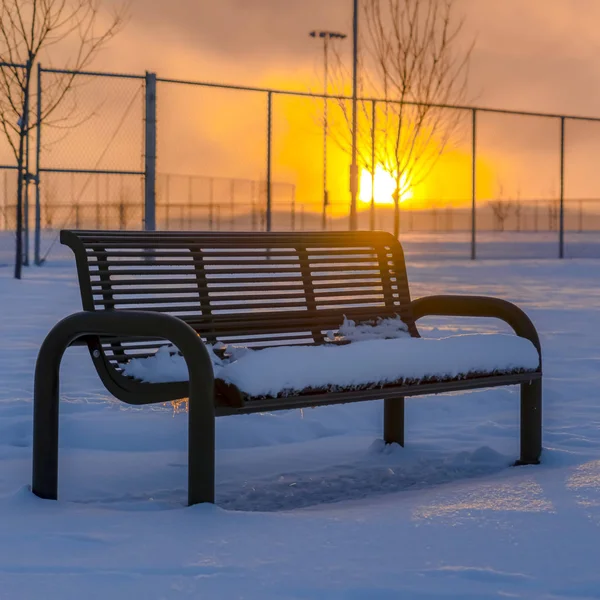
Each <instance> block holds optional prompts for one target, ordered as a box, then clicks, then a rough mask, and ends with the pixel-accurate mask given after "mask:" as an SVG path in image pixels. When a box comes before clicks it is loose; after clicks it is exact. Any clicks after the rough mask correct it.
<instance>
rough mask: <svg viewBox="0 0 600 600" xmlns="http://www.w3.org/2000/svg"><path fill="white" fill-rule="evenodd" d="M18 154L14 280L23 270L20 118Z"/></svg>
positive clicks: (22, 131)
mask: <svg viewBox="0 0 600 600" xmlns="http://www.w3.org/2000/svg"><path fill="white" fill-rule="evenodd" d="M21 119H22V120H21V126H20V132H19V154H18V156H17V223H16V232H15V242H16V251H15V279H21V269H22V268H23V163H24V159H25V156H24V155H25V124H24V121H23V119H24V117H21Z"/></svg>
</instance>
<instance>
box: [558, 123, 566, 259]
mask: <svg viewBox="0 0 600 600" xmlns="http://www.w3.org/2000/svg"><path fill="white" fill-rule="evenodd" d="M564 257H565V118H564V117H561V118H560V215H559V219H558V258H564Z"/></svg>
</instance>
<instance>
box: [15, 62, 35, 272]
mask: <svg viewBox="0 0 600 600" xmlns="http://www.w3.org/2000/svg"><path fill="white" fill-rule="evenodd" d="M32 66H33V63H32V60H31V56H30V58H29V60H28V61H27V66H26V67H25V86H24V90H23V96H24V97H23V105H22V106H23V114H22V115H21V121H20V125H19V152H18V156H17V177H18V181H17V223H16V235H15V242H16V251H15V279H21V271H22V268H23V192H24V188H25V186H24V185H23V183H24V180H25V177H27V176H28V175H29V174H28V173H26V172H25V169H24V167H25V163H26V161H25V138H26V136H27V135H28V129H29V91H30V87H31V86H30V83H31V70H32ZM28 225H29V224H28Z"/></svg>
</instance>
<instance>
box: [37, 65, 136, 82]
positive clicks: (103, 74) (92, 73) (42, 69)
mask: <svg viewBox="0 0 600 600" xmlns="http://www.w3.org/2000/svg"><path fill="white" fill-rule="evenodd" d="M40 72H41V73H56V74H58V75H83V76H88V77H117V78H120V79H140V80H143V79H146V76H145V75H135V74H133V73H111V72H102V71H72V70H70V69H46V68H45V67H41V66H40Z"/></svg>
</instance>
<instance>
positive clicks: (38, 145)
mask: <svg viewBox="0 0 600 600" xmlns="http://www.w3.org/2000/svg"><path fill="white" fill-rule="evenodd" d="M36 121H37V123H36V141H35V233H34V235H35V240H34V249H33V260H34V262H35V264H36V265H38V266H39V265H41V264H42V258H41V255H40V237H41V228H42V215H41V213H42V207H41V202H40V154H41V151H42V67H41V66H40V63H38V65H37V118H36Z"/></svg>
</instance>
